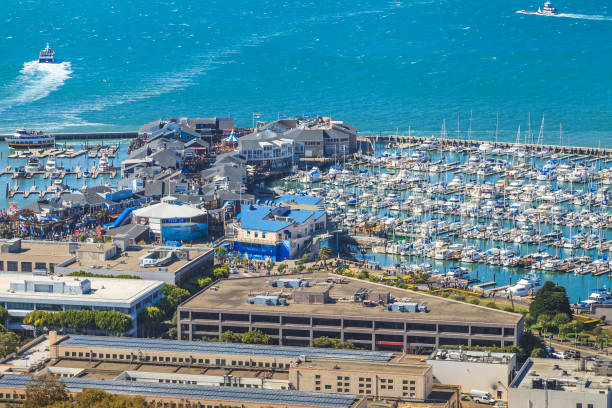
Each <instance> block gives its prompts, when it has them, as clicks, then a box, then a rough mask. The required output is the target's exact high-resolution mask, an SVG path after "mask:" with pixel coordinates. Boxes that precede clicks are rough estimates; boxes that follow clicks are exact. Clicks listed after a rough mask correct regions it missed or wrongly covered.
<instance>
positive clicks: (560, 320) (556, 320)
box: [552, 313, 571, 327]
mask: <svg viewBox="0 0 612 408" xmlns="http://www.w3.org/2000/svg"><path fill="white" fill-rule="evenodd" d="M570 320H571V319H570V318H569V316H568V315H566V314H565V313H557V314H556V315H555V317H553V319H552V322H553V324H554V325H555V326H557V327H558V326H561V325H562V324H566V323H569V322H570Z"/></svg>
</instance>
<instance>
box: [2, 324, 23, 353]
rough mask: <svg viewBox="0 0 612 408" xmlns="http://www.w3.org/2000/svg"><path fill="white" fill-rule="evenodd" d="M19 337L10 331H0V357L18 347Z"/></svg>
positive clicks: (14, 350)
mask: <svg viewBox="0 0 612 408" xmlns="http://www.w3.org/2000/svg"><path fill="white" fill-rule="evenodd" d="M20 344H21V338H20V337H19V336H18V335H17V334H15V333H13V332H12V331H6V329H4V330H3V331H2V332H0V358H4V357H6V356H8V355H9V354H11V353H14V352H16V351H17V349H19V346H20Z"/></svg>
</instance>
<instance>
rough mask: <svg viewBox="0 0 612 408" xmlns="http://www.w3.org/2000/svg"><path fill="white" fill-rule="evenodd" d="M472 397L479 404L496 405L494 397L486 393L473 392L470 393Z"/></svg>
mask: <svg viewBox="0 0 612 408" xmlns="http://www.w3.org/2000/svg"><path fill="white" fill-rule="evenodd" d="M470 397H471V398H472V399H473V400H474V402H477V403H479V404H495V399H494V398H493V396H492V395H491V394H490V393H488V392H486V391H480V390H472V391H470Z"/></svg>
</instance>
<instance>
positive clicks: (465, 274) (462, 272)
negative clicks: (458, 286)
mask: <svg viewBox="0 0 612 408" xmlns="http://www.w3.org/2000/svg"><path fill="white" fill-rule="evenodd" d="M446 276H448V277H449V278H454V279H466V280H469V279H470V273H469V271H468V269H467V268H465V267H463V266H451V267H449V268H448V272H446Z"/></svg>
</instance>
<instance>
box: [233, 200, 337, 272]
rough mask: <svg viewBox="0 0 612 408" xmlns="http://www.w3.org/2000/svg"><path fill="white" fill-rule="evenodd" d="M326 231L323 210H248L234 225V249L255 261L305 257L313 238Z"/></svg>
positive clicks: (284, 208) (267, 207)
mask: <svg viewBox="0 0 612 408" xmlns="http://www.w3.org/2000/svg"><path fill="white" fill-rule="evenodd" d="M326 228H327V216H326V214H325V211H323V210H315V211H313V210H305V209H297V208H295V209H294V208H291V207H289V206H281V205H278V206H266V205H249V206H244V207H242V211H241V212H240V215H239V217H238V220H237V221H236V222H235V223H234V249H235V250H237V251H238V252H240V253H241V254H246V255H247V256H248V257H249V258H252V259H261V260H265V259H271V260H273V261H282V260H284V259H292V258H295V257H297V256H299V255H300V254H302V253H304V251H305V250H307V249H308V248H307V245H308V244H309V243H311V242H312V239H313V237H314V236H315V235H317V234H320V233H323V232H325V231H326Z"/></svg>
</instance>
